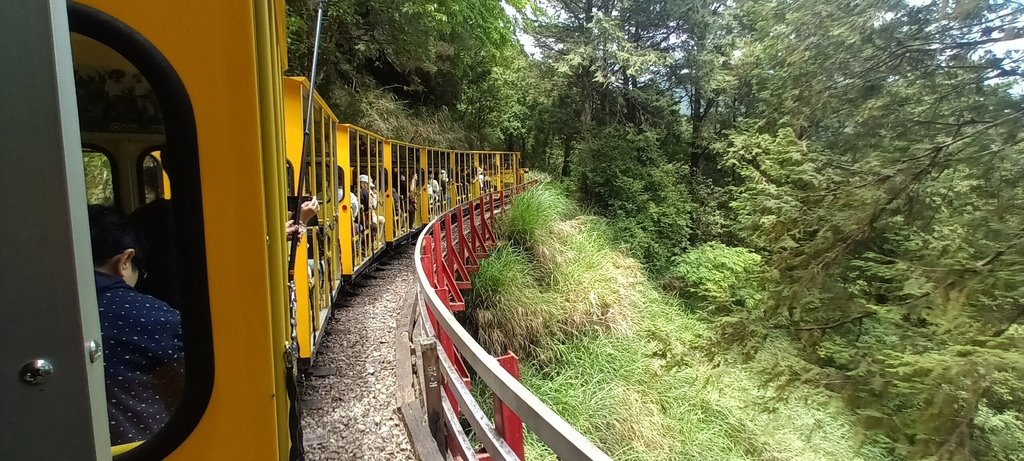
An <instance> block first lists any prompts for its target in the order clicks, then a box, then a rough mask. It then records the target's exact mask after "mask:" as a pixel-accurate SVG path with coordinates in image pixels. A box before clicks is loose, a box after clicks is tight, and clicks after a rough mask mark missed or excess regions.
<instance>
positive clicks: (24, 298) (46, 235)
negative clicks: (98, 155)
mask: <svg viewBox="0 0 1024 461" xmlns="http://www.w3.org/2000/svg"><path fill="white" fill-rule="evenodd" d="M67 23H68V16H67V11H66V2H64V1H63V0H49V1H31V2H0V56H3V59H4V61H5V62H4V63H3V64H2V65H0V77H2V79H3V80H2V81H4V82H7V84H4V85H0V101H3V103H2V104H0V139H3V142H2V143H0V152H2V155H0V158H3V159H4V167H3V168H2V169H0V209H3V210H4V213H3V214H2V216H0V222H2V224H0V225H2V226H3V228H4V229H5V233H4V239H3V243H2V244H0V256H2V257H3V258H4V260H5V261H17V262H18V267H17V276H14V274H11V273H8V274H5V276H4V277H0V306H3V307H2V308H0V319H2V321H3V324H4V334H3V335H0V350H2V353H0V370H3V374H4V376H5V378H4V379H3V380H0V393H2V394H3V396H4V397H3V404H2V408H3V410H2V412H3V414H4V415H6V417H8V418H16V421H13V420H12V421H9V423H10V424H8V425H7V429H5V430H3V431H0V447H3V456H4V458H6V459H103V458H109V456H110V451H109V450H110V443H109V432H108V429H107V420H106V417H105V414H106V406H105V403H104V399H103V395H104V393H103V386H104V376H103V364H102V360H101V355H100V354H101V353H102V350H101V346H100V344H101V340H100V326H99V317H98V315H97V310H96V298H95V296H96V295H95V288H94V287H93V280H92V264H91V256H90V255H91V252H90V249H89V225H88V222H87V219H86V214H85V208H86V200H85V197H84V196H83V194H82V192H81V191H82V190H84V188H85V184H84V179H83V178H84V168H83V155H82V149H81V142H80V135H79V127H78V114H77V113H76V102H75V86H74V80H73V78H72V70H71V62H72V61H71V48H70V42H71V40H70V37H69V33H68V25H67ZM14 63H17V64H16V65H15V64H14ZM26 75H30V76H32V77H31V78H25V76H26ZM13 82H18V83H17V84H11V83H13ZM55 89H56V91H55ZM28 155H31V158H29V157H27V156H28ZM14 159H17V160H18V161H10V160H14ZM12 269H13V268H8V270H12ZM57 287H59V289H55V288H57ZM8 378H12V379H8ZM15 378H16V379H15Z"/></svg>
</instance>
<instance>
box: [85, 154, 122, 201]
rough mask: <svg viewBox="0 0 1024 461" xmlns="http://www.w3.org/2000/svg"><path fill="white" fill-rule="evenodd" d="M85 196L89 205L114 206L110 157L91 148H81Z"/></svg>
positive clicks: (112, 171) (112, 170)
mask: <svg viewBox="0 0 1024 461" xmlns="http://www.w3.org/2000/svg"><path fill="white" fill-rule="evenodd" d="M82 161H83V163H84V164H85V197H86V200H87V201H88V203H89V204H90V205H107V206H114V203H115V199H114V197H115V195H114V184H115V183H114V168H113V165H112V164H111V162H110V157H108V156H107V154H104V153H103V152H100V151H97V150H93V149H88V148H86V149H83V151H82Z"/></svg>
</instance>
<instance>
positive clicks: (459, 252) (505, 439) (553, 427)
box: [416, 183, 609, 460]
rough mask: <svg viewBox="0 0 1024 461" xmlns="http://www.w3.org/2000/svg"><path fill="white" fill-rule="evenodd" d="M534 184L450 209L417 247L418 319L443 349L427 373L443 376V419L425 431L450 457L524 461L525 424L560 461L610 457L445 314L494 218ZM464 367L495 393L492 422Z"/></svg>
mask: <svg viewBox="0 0 1024 461" xmlns="http://www.w3.org/2000/svg"><path fill="white" fill-rule="evenodd" d="M534 185H535V183H527V184H525V185H518V186H514V187H511V188H508V189H505V190H502V191H500V192H497V193H495V192H490V193H488V194H484V195H482V196H481V197H479V198H478V199H476V200H472V201H470V202H467V203H464V204H462V205H460V206H457V207H455V208H453V209H452V210H449V211H448V212H446V213H445V214H444V215H442V216H440V217H438V218H436V219H435V220H434V221H432V222H430V223H429V224H428V225H427V227H426V229H425V230H424V232H423V233H422V234H421V235H420V237H419V241H418V242H417V245H416V257H417V262H418V264H417V265H416V270H417V275H418V285H419V294H420V299H421V300H422V303H421V304H420V309H421V310H420V312H421V314H420V316H421V320H423V319H427V320H428V326H427V327H426V330H427V334H428V336H432V337H434V338H436V341H437V345H438V346H439V348H440V349H441V351H442V354H440V355H439V356H438V360H439V362H440V363H439V365H438V366H437V368H439V371H440V373H438V372H437V371H438V370H434V371H433V374H434V376H437V375H440V376H443V379H440V380H439V382H440V383H441V385H442V388H443V389H444V398H443V399H442V400H444V402H442V403H443V405H437V406H439V407H440V406H443V408H444V410H445V412H446V413H447V414H446V415H445V424H443V425H442V424H440V423H437V424H435V425H433V426H432V427H434V428H435V430H444V431H445V432H446V433H445V434H442V435H443V437H441V438H440V439H439V440H442V441H441V442H439V444H440V445H442V446H443V445H447V449H448V451H449V452H450V453H451V455H452V457H453V458H457V459H462V458H466V457H467V456H468V457H475V458H477V459H481V460H490V459H520V460H521V459H524V458H525V453H524V440H523V423H524V420H525V422H526V425H527V426H528V427H529V428H530V429H531V430H533V431H534V433H536V434H537V435H538V437H540V438H541V440H543V441H544V442H545V443H547V444H548V446H549V447H551V448H552V450H553V451H554V452H555V453H556V454H557V455H559V456H560V457H563V458H565V459H609V458H608V457H607V455H605V454H604V453H603V452H601V451H600V450H598V449H597V448H596V447H594V446H593V445H592V444H591V443H590V442H589V441H588V440H587V439H586V438H585V437H583V436H582V435H580V434H579V433H578V432H577V431H576V430H575V429H573V428H572V427H571V426H570V425H569V424H568V423H566V422H565V421H564V420H562V419H561V418H560V417H559V416H558V415H556V414H555V413H554V412H553V411H551V410H550V409H549V408H548V407H547V406H545V405H544V404H543V403H541V402H540V401H539V400H538V399H537V398H536V396H534V395H533V394H532V393H530V392H529V391H528V390H526V388H525V387H523V386H522V385H521V384H520V383H519V382H518V380H519V359H518V357H516V355H515V354H513V353H512V352H508V353H507V354H505V355H503V356H501V357H497V358H495V357H492V356H491V355H490V354H488V353H487V352H486V351H484V349H483V348H482V347H481V346H480V345H479V344H477V343H476V341H475V340H474V339H473V338H472V337H471V336H470V335H469V334H468V333H467V332H466V330H465V329H463V328H462V326H461V325H459V324H458V322H457V321H456V320H455V317H454V316H453V315H452V313H453V312H459V311H463V310H465V309H466V303H465V298H464V297H463V295H462V290H466V289H469V288H471V286H472V282H471V279H470V276H471V274H473V273H475V272H476V271H477V270H478V269H479V265H480V261H481V260H482V259H484V258H486V257H487V255H488V254H489V253H490V251H491V250H493V249H494V247H495V246H496V245H497V243H498V239H497V237H496V235H495V230H494V220H495V217H496V216H497V215H498V214H500V213H501V212H503V211H504V210H505V209H506V206H508V205H509V204H511V202H512V201H513V200H515V197H516V196H517V195H518V194H520V193H522V192H523V191H524V190H526V189H527V188H529V187H532V186H534ZM466 362H469V364H470V366H471V367H472V369H473V370H474V371H475V372H476V374H477V375H478V376H479V377H480V379H481V380H482V381H483V382H484V383H485V384H486V385H487V387H488V388H489V389H490V390H491V391H492V392H493V393H494V395H495V397H494V405H493V409H494V413H493V415H494V416H493V423H492V422H491V421H490V420H488V418H487V417H486V415H484V414H483V412H482V410H481V409H480V406H479V404H477V403H476V401H475V400H473V398H472V396H471V394H470V393H469V389H470V388H471V386H472V382H471V379H470V376H469V372H468V368H467V365H466ZM421 366H424V365H422V364H421ZM424 372H425V373H429V371H424ZM429 385H430V384H428V385H427V386H429ZM427 406H429V403H428V405H427ZM460 416H465V417H466V419H467V420H468V421H469V423H470V425H471V426H473V428H474V432H475V433H476V435H477V437H478V439H480V442H481V443H482V444H483V446H484V448H485V452H484V453H475V452H473V451H472V448H471V447H470V446H469V442H468V438H467V437H466V435H465V434H464V433H462V428H461V425H459V424H456V423H457V421H458V418H459V417H460ZM437 435H438V434H435V437H436V436H437Z"/></svg>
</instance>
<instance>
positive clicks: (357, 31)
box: [287, 0, 524, 147]
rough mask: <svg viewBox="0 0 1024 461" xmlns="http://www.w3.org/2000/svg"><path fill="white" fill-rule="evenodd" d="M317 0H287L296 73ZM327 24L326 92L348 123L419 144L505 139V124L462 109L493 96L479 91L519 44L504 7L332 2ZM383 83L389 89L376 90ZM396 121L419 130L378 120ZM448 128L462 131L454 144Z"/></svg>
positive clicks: (322, 86)
mask: <svg viewBox="0 0 1024 461" xmlns="http://www.w3.org/2000/svg"><path fill="white" fill-rule="evenodd" d="M308 5H309V2H305V1H301V0H290V1H289V2H288V5H287V6H288V22H287V25H288V44H289V50H288V51H289V53H288V55H289V67H290V68H289V73H290V74H291V75H306V74H308V72H309V67H310V59H311V58H312V53H311V52H312V39H313V30H314V21H315V12H313V11H310V9H309V7H308ZM513 5H517V6H519V7H522V6H524V5H522V4H521V3H519V2H513ZM324 21H325V22H324V24H325V25H324V27H323V32H322V34H323V35H322V43H321V53H320V63H319V69H320V72H321V78H320V80H319V82H318V91H319V92H320V93H321V94H322V95H324V96H325V99H326V100H327V102H328V104H329V105H330V106H331V107H332V108H333V109H334V110H335V112H336V113H337V115H338V116H339V117H341V118H342V119H343V120H344V121H346V122H351V123H356V124H359V125H361V126H366V125H373V126H374V127H376V128H384V129H383V130H382V131H383V133H382V134H385V135H388V136H396V137H399V136H398V135H412V137H402V139H406V140H411V141H413V142H417V143H426V142H428V141H431V140H436V141H457V142H452V143H443V144H442V145H446V146H450V147H483V146H488V145H492V144H497V143H498V142H500V141H501V139H500V137H499V136H498V134H497V133H498V132H499V131H500V130H501V129H502V128H503V127H501V126H497V122H496V121H495V120H493V119H490V118H487V119H484V121H483V123H482V124H481V123H467V122H474V121H475V119H474V118H473V117H474V116H476V115H479V113H478V112H477V113H466V114H462V113H460V106H466V105H467V104H468V105H472V103H471V102H470V101H469V100H468V99H466V98H465V95H467V94H475V93H480V92H485V93H488V92H489V91H490V90H481V89H480V88H486V87H487V85H488V84H487V82H488V81H489V80H490V79H491V77H490V75H491V73H492V67H494V66H499V65H501V64H502V63H503V62H504V61H505V60H506V59H507V57H508V56H510V54H511V53H514V52H515V51H516V50H517V49H518V47H517V46H516V45H515V42H514V38H513V31H512V20H511V18H509V17H508V15H507V14H506V13H505V11H504V10H503V9H502V6H501V4H500V3H497V2H488V1H469V2H466V1H448V2H440V3H438V2H422V1H416V0H400V1H373V2H362V1H352V0H329V1H327V2H326V8H325V13H324ZM381 89H386V91H387V93H388V94H386V95H380V94H375V93H377V92H378V91H380V90H381ZM490 92H491V93H493V91H490ZM379 102H383V104H377V103H379ZM381 111H383V112H384V114H380V113H378V112H381ZM439 111H440V114H441V115H437V113H438V112H439ZM446 112H447V113H446ZM396 118H397V119H399V120H401V121H404V122H410V123H407V124H411V125H413V126H412V127H406V128H405V129H403V128H400V127H399V128H396V127H395V126H394V125H391V124H386V123H380V124H375V123H374V122H376V121H379V120H394V119H396ZM417 120H422V121H423V123H416V121H417ZM438 122H440V123H438ZM456 124H457V125H456ZM410 128H411V129H410ZM392 130H394V131H392ZM448 130H454V131H456V132H457V133H458V136H457V138H456V139H455V140H453V139H451V138H443V137H440V135H442V133H445V132H447V131H448ZM459 132H461V133H459ZM417 135H419V136H417Z"/></svg>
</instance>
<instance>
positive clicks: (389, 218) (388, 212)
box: [377, 140, 396, 243]
mask: <svg viewBox="0 0 1024 461" xmlns="http://www.w3.org/2000/svg"><path fill="white" fill-rule="evenodd" d="M394 161H395V159H393V158H392V156H391V141H390V140H384V167H385V169H384V177H385V178H387V184H388V187H387V190H381V191H378V193H382V194H384V241H386V242H388V243H391V242H394V241H395V237H396V236H395V199H394V197H393V196H392V193H391V191H393V190H394V188H395V185H394V184H392V183H393V182H394V180H395V175H393V174H391V172H392V171H394V165H395V163H394ZM377 187H380V184H377Z"/></svg>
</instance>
